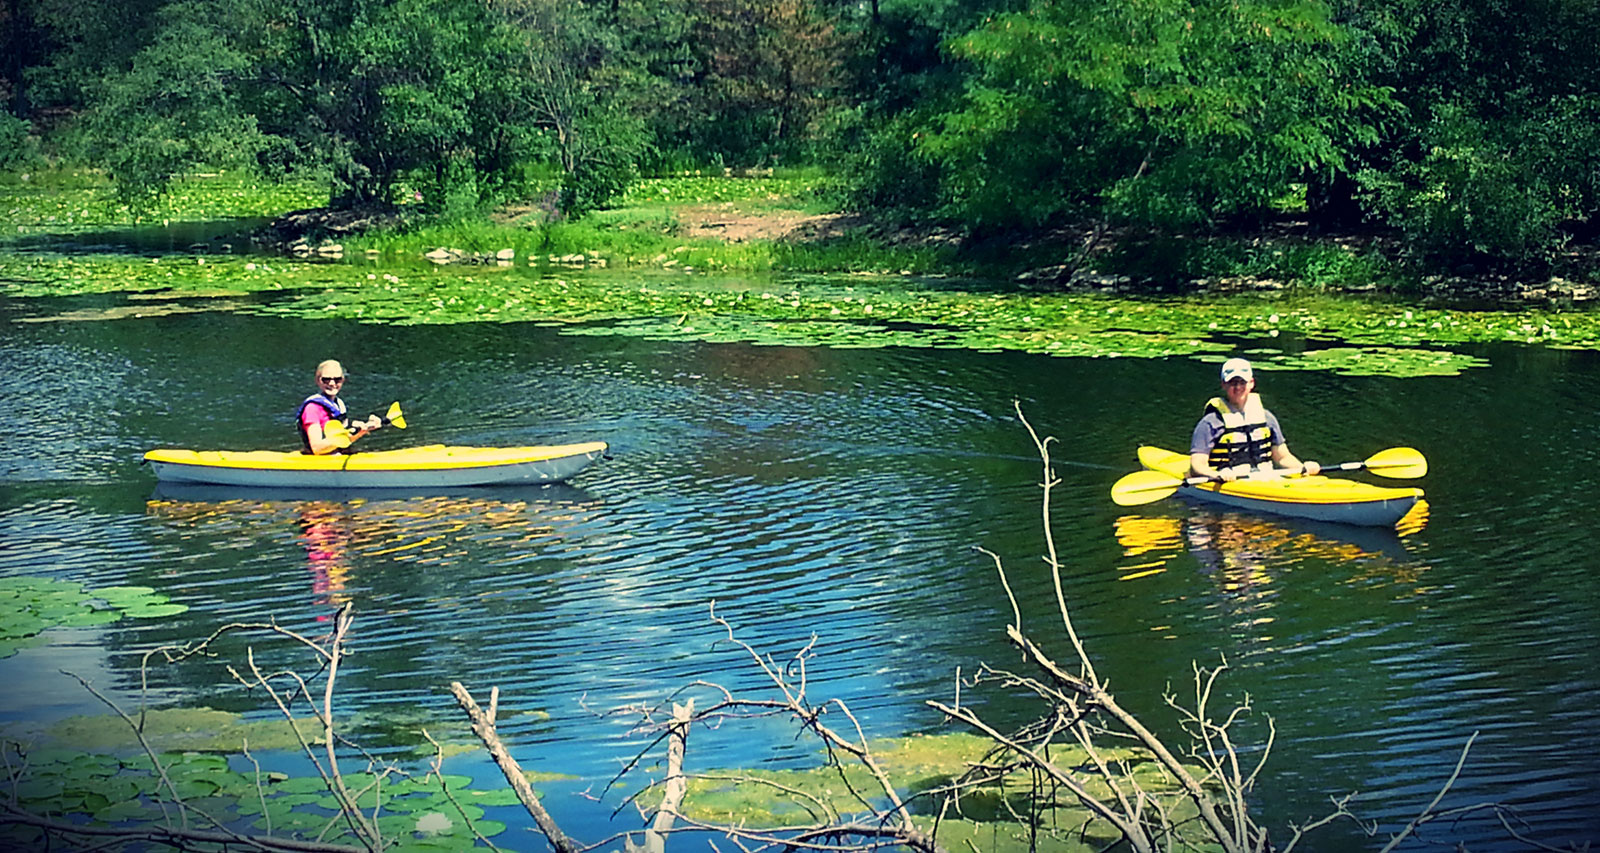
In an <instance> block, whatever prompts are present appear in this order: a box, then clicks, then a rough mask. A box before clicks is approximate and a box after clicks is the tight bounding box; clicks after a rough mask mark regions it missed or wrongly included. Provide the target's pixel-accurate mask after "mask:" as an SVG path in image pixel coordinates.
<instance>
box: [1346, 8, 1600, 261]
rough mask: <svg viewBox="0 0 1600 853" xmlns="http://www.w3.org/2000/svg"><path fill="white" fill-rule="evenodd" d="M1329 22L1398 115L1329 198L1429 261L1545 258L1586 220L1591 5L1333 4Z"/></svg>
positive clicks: (1593, 187) (1599, 47) (1597, 185)
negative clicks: (1358, 205) (1401, 110)
mask: <svg viewBox="0 0 1600 853" xmlns="http://www.w3.org/2000/svg"><path fill="white" fill-rule="evenodd" d="M1337 14H1338V15H1339V17H1340V18H1341V19H1343V20H1345V21H1346V22H1347V24H1346V25H1347V27H1348V28H1349V29H1350V30H1351V31H1352V32H1354V33H1355V34H1356V38H1357V40H1358V41H1359V42H1360V43H1362V44H1363V45H1364V46H1365V49H1364V51H1363V52H1362V63H1363V68H1362V71H1363V73H1365V74H1366V75H1367V76H1368V77H1369V78H1370V79H1372V80H1375V81H1377V82H1379V83H1382V84H1385V85H1388V86H1391V87H1392V88H1393V89H1394V90H1395V91H1396V93H1397V94H1396V97H1397V100H1399V101H1400V102H1401V103H1402V104H1403V105H1404V107H1405V120H1402V121H1397V122H1395V123H1393V124H1392V125H1390V126H1389V127H1388V128H1387V129H1386V132H1385V133H1384V135H1383V138H1382V140H1381V142H1380V143H1379V144H1377V145H1374V146H1371V147H1370V148H1369V149H1367V150H1364V151H1361V152H1359V153H1358V157H1359V159H1360V160H1361V161H1362V163H1363V168H1361V170H1360V171H1359V178H1360V181H1359V184H1358V183H1357V182H1353V181H1352V182H1348V183H1347V184H1345V185H1344V186H1342V187H1340V188H1339V189H1338V192H1339V193H1341V194H1343V195H1346V196H1348V197H1350V198H1356V197H1357V196H1358V193H1359V197H1360V198H1361V199H1362V200H1363V201H1364V202H1365V205H1366V207H1367V209H1368V211H1369V212H1370V213H1372V214H1373V215H1374V216H1376V217H1377V218H1379V219H1380V220H1381V221H1383V222H1385V223H1388V224H1392V225H1394V226H1396V227H1397V228H1398V229H1399V231H1400V234H1401V236H1402V237H1403V238H1404V239H1405V240H1406V242H1407V243H1408V245H1409V246H1410V247H1411V248H1412V249H1413V250H1415V252H1416V253H1417V254H1418V255H1419V256H1422V257H1426V258H1431V259H1432V260H1433V262H1434V263H1446V264H1454V263H1459V262H1462V261H1474V262H1483V261H1488V262H1505V261H1509V262H1513V263H1517V264H1528V263H1533V264H1539V263H1543V262H1544V261H1547V260H1549V259H1550V258H1551V257H1552V256H1553V255H1554V253H1555V251H1556V250H1557V249H1558V248H1559V246H1560V245H1561V243H1562V242H1563V241H1564V239H1566V237H1567V235H1568V234H1569V233H1571V231H1573V230H1578V231H1580V232H1581V231H1582V230H1583V224H1584V223H1590V222H1593V221H1594V220H1595V218H1596V213H1597V211H1600V160H1597V157H1600V155H1597V154H1596V153H1595V152H1596V148H1595V142H1596V141H1597V131H1596V130H1595V128H1596V119H1597V118H1600V110H1597V104H1600V42H1596V40H1595V39H1594V37H1593V33H1594V32H1595V31H1596V29H1597V28H1600V6H1597V5H1596V4H1594V3H1591V2H1573V0H1527V2H1509V0H1427V2H1424V0H1379V2H1370V0H1361V2H1357V0H1342V2H1340V3H1338V4H1337ZM1574 224H1577V226H1578V227H1577V228H1576V229H1574V228H1573V226H1574Z"/></svg>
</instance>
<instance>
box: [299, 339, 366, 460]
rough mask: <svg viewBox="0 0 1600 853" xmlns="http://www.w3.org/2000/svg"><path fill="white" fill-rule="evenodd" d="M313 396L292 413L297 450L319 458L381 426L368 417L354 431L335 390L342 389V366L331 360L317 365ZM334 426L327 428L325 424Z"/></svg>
mask: <svg viewBox="0 0 1600 853" xmlns="http://www.w3.org/2000/svg"><path fill="white" fill-rule="evenodd" d="M316 377H317V393H315V394H312V395H311V396H309V397H307V398H306V399H305V401H304V402H302V403H301V404H300V408H299V410H298V411H296V412H295V413H294V423H295V428H296V429H298V430H299V431H300V449H301V450H302V451H304V452H306V453H311V454H315V455H317V456H322V455H324V454H328V453H336V452H338V451H340V450H343V449H345V448H346V447H349V446H350V444H351V442H353V441H355V440H356V439H358V438H360V437H362V436H363V435H366V434H367V433H369V432H372V431H373V430H375V429H377V428H379V427H381V426H383V419H382V418H380V417H378V416H377V415H372V416H371V417H368V418H367V420H366V421H365V422H364V423H362V424H361V428H360V429H359V430H357V431H355V432H351V431H350V429H351V427H352V426H354V424H353V423H352V422H351V420H350V416H349V415H348V414H346V412H345V405H344V401H343V400H341V399H339V391H340V390H341V389H342V388H344V366H343V365H341V364H339V362H337V361H334V360H333V359H331V358H330V359H328V360H327V361H324V362H323V363H321V364H319V365H317V373H316ZM331 423H336V424H338V427H336V428H330V427H329V426H328V424H331Z"/></svg>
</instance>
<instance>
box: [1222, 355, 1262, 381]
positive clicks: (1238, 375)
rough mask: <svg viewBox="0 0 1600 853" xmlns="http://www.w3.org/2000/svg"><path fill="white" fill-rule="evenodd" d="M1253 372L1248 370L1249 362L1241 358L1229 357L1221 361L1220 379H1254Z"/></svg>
mask: <svg viewBox="0 0 1600 853" xmlns="http://www.w3.org/2000/svg"><path fill="white" fill-rule="evenodd" d="M1255 378H1256V376H1255V373H1253V372H1252V371H1251V370H1250V362H1248V361H1245V360H1244V359H1242V358H1230V359H1228V360H1227V361H1224V362H1223V363H1222V381H1223V382H1227V381H1228V380H1230V379H1243V380H1244V381H1246V382H1249V381H1250V380H1252V379H1255Z"/></svg>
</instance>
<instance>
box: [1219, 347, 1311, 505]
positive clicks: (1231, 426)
mask: <svg viewBox="0 0 1600 853" xmlns="http://www.w3.org/2000/svg"><path fill="white" fill-rule="evenodd" d="M1255 388H1256V380H1255V374H1254V371H1252V370H1251V368H1250V362H1248V361H1245V360H1244V359H1242V358H1230V359H1228V360H1227V361H1226V362H1223V364H1222V396H1221V397H1212V398H1211V399H1210V400H1209V401H1207V402H1206V410H1205V415H1204V416H1203V417H1201V418H1200V422H1199V423H1198V424H1195V427H1194V434H1193V436H1191V438H1190V439H1189V469H1190V472H1191V473H1192V474H1193V475H1194V476H1196V477H1207V478H1210V479H1212V480H1236V479H1238V478H1239V477H1242V476H1244V475H1246V474H1249V473H1251V472H1254V471H1273V470H1276V471H1279V472H1284V473H1304V474H1316V473H1318V472H1320V471H1321V470H1322V466H1321V465H1318V464H1317V463H1315V462H1304V463H1302V462H1301V461H1300V460H1299V459H1296V458H1295V456H1294V454H1293V453H1290V452H1289V444H1288V442H1287V441H1286V440H1285V439H1284V437H1283V428H1282V427H1280V426H1279V425H1278V419H1277V417H1276V416H1274V415H1273V414H1272V413H1271V412H1269V411H1267V410H1266V407H1264V406H1262V405H1261V396H1260V395H1259V394H1256V393H1254V392H1255Z"/></svg>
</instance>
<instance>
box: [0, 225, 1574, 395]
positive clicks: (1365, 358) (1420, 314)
mask: <svg viewBox="0 0 1600 853" xmlns="http://www.w3.org/2000/svg"><path fill="white" fill-rule="evenodd" d="M674 258H675V259H681V261H682V262H681V263H680V265H679V266H678V267H675V268H673V269H668V270H658V271H656V272H653V273H651V274H644V273H639V272H627V273H621V272H611V271H604V270H579V269H570V270H566V269H551V268H550V267H548V266H547V265H546V262H545V260H544V259H543V258H541V259H540V260H539V261H537V262H533V263H534V265H533V266H530V265H529V264H530V262H529V261H526V260H522V259H519V260H518V261H516V262H514V263H513V264H508V265H506V266H496V265H476V266H455V265H446V266H434V265H428V264H420V265H419V264H413V265H404V266H397V265H377V264H374V263H371V262H362V261H356V262H351V263H330V262H326V261H322V262H315V261H300V260H291V259H282V258H278V259H248V258H243V257H233V256H222V257H204V256H200V257H183V256H165V257H160V258H129V257H126V256H113V255H80V256H60V255H47V254H36V255H23V254H5V255H0V293H4V294H6V295H10V296H13V297H33V296H64V295H72V294H87V293H112V292H123V293H129V294H131V295H132V296H130V304H129V305H128V306H109V307H108V306H97V307H96V308H95V309H93V311H91V312H89V313H87V314H83V313H73V312H74V310H78V311H82V310H83V309H70V308H66V309H62V310H60V311H57V312H56V313H50V314H42V315H39V316H35V317H25V318H22V319H23V320H25V321H35V322H37V321H49V320H74V319H75V320H92V319H114V318H118V317H124V316H134V317H138V316H148V315H154V314H158V313H177V312H179V311H195V310H218V311H220V310H226V311H237V312H243V313H251V314H263V315H273V316H286V317H299V318H306V319H318V318H341V319H354V320H359V321H362V322H369V323H383V324H394V325H414V324H452V323H480V322H500V323H542V324H551V325H556V326H559V327H560V328H561V330H562V332H563V333H564V334H575V335H602V336H603V335H616V336H629V337H640V338H648V339H652V340H693V341H711V342H745V343H753V344H758V345H782V346H828V347H887V346H906V347H930V348H959V349H971V350H977V351H1005V350H1010V351H1021V352H1029V353H1038V354H1045V355H1054V356H1066V357H1130V358H1165V357H1193V358H1199V359H1202V360H1207V359H1212V358H1216V357H1217V356H1218V355H1220V354H1221V353H1223V352H1226V351H1229V350H1231V349H1234V348H1235V347H1236V346H1238V344H1237V341H1238V340H1239V339H1241V338H1243V339H1247V340H1252V341H1257V342H1259V343H1256V344H1255V345H1254V346H1256V348H1257V351H1256V353H1255V355H1256V357H1258V358H1262V359H1265V360H1267V361H1270V362H1272V363H1273V364H1274V365H1276V366H1278V367H1280V368H1282V369H1292V370H1326V371H1332V372H1337V373H1341V374H1346V375H1362V376H1448V375H1455V374H1458V373H1460V372H1461V371H1463V370H1466V369H1470V368H1473V367H1479V366H1483V365H1484V364H1485V362H1484V361H1483V359H1482V358H1479V357H1476V356H1471V355H1467V354H1463V353H1460V352H1457V351H1455V350H1453V349H1451V347H1456V346H1460V345H1470V344H1479V343H1487V342H1516V343H1525V344H1538V345H1544V346H1559V347H1565V348H1575V349H1600V314H1596V313H1593V312H1585V311H1579V310H1563V309H1561V308H1557V307H1538V308H1527V309H1522V310H1474V311H1469V310H1465V309H1459V308H1448V307H1424V306H1421V305H1406V304H1402V303H1397V302H1391V301H1376V302H1375V301H1371V300H1363V299H1358V298H1352V297H1338V296H1332V295H1327V294H1309V295H1308V294H1304V293H1299V292H1294V291H1288V292H1278V293H1266V294H1262V293H1250V294H1207V295H1196V296H1184V297H1169V298H1159V299H1154V298H1127V297H1120V296H1115V295H1109V294H1099V293H1073V294H1063V293H1039V292H1018V291H1008V290H996V289H992V288H988V289H985V288H983V287H980V286H967V285H964V284H963V283H960V282H955V281H951V280H944V279H921V278H917V277H912V276H896V277H890V278H883V277H872V276H855V275H848V276H837V275H833V276H830V275H812V276H784V277H779V276H772V275H760V276H755V275H745V276H737V275H735V274H722V275H716V276H708V275H699V274H696V273H697V272H698V270H695V269H692V268H694V267H698V266H700V265H702V264H707V265H709V266H711V267H713V268H715V267H716V264H714V263H711V261H712V260H713V259H714V258H715V255H704V254H702V253H701V251H700V249H699V248H698V247H694V246H688V245H684V246H680V247H679V249H678V250H675V251H674ZM256 294H272V296H271V298H270V299H267V298H257V297H256V296H255V295H256ZM133 296H137V297H138V298H137V299H134V298H133ZM222 297H226V298H222ZM134 303H137V304H136V305H135V304H134ZM163 306H165V307H163ZM1280 336H1281V337H1283V338H1284V339H1285V341H1286V343H1287V342H1288V341H1294V342H1295V344H1294V345H1293V346H1287V345H1286V346H1285V347H1283V348H1282V349H1277V348H1274V347H1272V346H1270V344H1269V343H1267V342H1269V341H1271V340H1272V339H1273V338H1278V337H1280Z"/></svg>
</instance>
